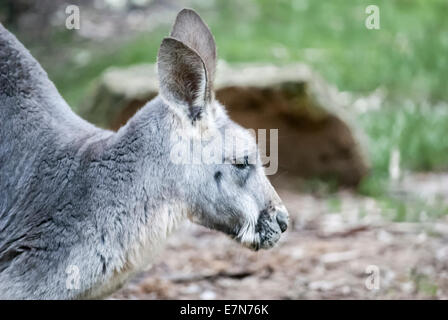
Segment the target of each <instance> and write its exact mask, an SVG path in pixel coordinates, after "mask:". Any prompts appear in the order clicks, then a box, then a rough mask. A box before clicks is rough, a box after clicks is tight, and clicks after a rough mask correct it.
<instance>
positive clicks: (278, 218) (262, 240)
mask: <svg viewBox="0 0 448 320" xmlns="http://www.w3.org/2000/svg"><path fill="white" fill-rule="evenodd" d="M288 220H289V218H288V212H287V211H286V209H284V208H282V209H280V210H275V211H273V212H269V211H268V210H263V211H261V212H260V216H259V217H258V222H257V226H256V230H255V231H256V232H257V234H258V235H259V243H258V244H255V245H254V247H253V249H254V250H258V249H270V248H272V247H273V246H274V245H275V244H276V243H277V241H278V240H279V239H280V237H281V234H282V233H283V232H285V231H286V229H288Z"/></svg>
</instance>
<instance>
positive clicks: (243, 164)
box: [233, 156, 249, 170]
mask: <svg viewBox="0 0 448 320" xmlns="http://www.w3.org/2000/svg"><path fill="white" fill-rule="evenodd" d="M233 166H234V167H236V168H238V169H241V170H242V169H246V168H247V167H248V166H249V159H248V158H247V156H245V157H244V159H243V160H242V161H239V162H236V163H234V164H233Z"/></svg>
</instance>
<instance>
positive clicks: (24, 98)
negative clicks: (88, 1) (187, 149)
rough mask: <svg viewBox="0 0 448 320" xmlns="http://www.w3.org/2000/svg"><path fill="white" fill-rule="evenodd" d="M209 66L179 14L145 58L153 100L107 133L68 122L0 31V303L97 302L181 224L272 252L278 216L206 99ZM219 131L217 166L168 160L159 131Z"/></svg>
mask: <svg viewBox="0 0 448 320" xmlns="http://www.w3.org/2000/svg"><path fill="white" fill-rule="evenodd" d="M215 66H216V47H215V41H214V38H213V36H212V34H211V32H210V30H209V28H208V27H207V25H206V24H205V23H204V22H203V21H202V19H201V18H200V17H199V15H198V14H197V13H196V12H194V11H193V10H190V9H183V10H182V11H181V12H180V13H179V14H178V15H177V18H176V20H175V23H174V26H173V28H172V31H171V34H170V36H169V37H166V38H164V39H163V41H162V43H161V46H160V49H159V52H158V60H157V67H158V77H159V82H160V92H159V95H158V96H157V97H156V98H154V99H153V100H151V101H150V102H148V103H147V104H146V105H145V106H144V107H143V108H142V109H140V110H139V111H138V112H137V113H136V114H135V115H134V117H132V118H131V119H130V120H129V121H128V123H127V124H126V125H124V126H123V127H121V128H120V129H119V130H118V131H117V132H112V131H109V130H104V129H101V128H98V127H96V126H94V125H92V124H90V123H88V122H87V121H85V120H83V119H82V118H80V117H79V116H78V115H76V114H75V113H74V112H73V111H72V110H71V109H70V107H69V106H68V105H67V103H66V102H65V101H64V99H63V98H62V97H61V96H60V95H59V93H58V91H57V89H56V88H55V86H54V85H53V83H52V82H51V81H50V80H49V79H48V77H47V75H46V73H45V71H44V70H43V69H42V68H41V66H40V65H39V64H38V62H37V61H36V60H34V58H33V57H32V56H31V54H30V53H29V52H28V51H27V50H26V49H25V48H24V47H23V45H22V44H21V43H20V42H19V41H18V40H17V39H16V38H15V37H14V36H13V35H12V34H11V33H9V32H8V31H7V30H6V29H5V28H4V27H3V26H2V25H1V24H0V124H1V125H0V298H3V299H98V298H104V297H107V296H108V295H110V294H111V293H113V292H114V291H115V290H118V289H119V288H120V287H121V286H122V285H123V284H124V283H125V282H126V281H127V280H128V279H129V278H131V277H132V276H133V275H134V274H136V273H137V272H139V271H141V270H143V269H144V268H145V267H147V266H148V265H149V264H150V263H151V262H152V261H153V259H154V254H155V253H156V252H157V251H158V248H160V245H161V244H162V243H163V241H164V239H166V237H167V235H168V234H169V233H170V232H172V231H173V230H174V229H175V227H176V225H178V224H179V223H180V222H181V221H184V220H187V219H190V220H191V221H192V222H194V223H197V224H200V225H203V226H205V227H208V228H210V229H214V230H218V231H221V232H224V233H225V234H227V235H229V236H230V237H232V238H233V239H235V240H236V241H238V242H240V243H241V244H242V245H244V246H246V247H248V248H250V249H253V250H258V249H269V248H271V247H273V246H274V245H275V244H276V242H277V241H278V240H279V238H280V235H281V233H282V232H284V231H285V230H286V228H287V225H288V214H287V211H286V209H285V207H284V205H283V204H282V202H281V199H280V198H279V196H278V195H277V193H276V192H275V190H274V188H273V187H272V186H271V184H270V182H269V180H268V179H267V177H266V176H265V173H264V168H263V166H262V165H261V160H260V157H259V154H258V153H257V146H256V141H255V139H254V138H253V136H252V135H251V134H250V133H249V132H248V131H247V130H246V129H244V128H242V127H240V126H239V125H238V124H236V123H235V122H233V121H232V120H231V119H230V118H229V117H228V116H227V114H226V112H225V109H224V107H223V106H222V105H221V104H220V103H219V102H218V101H217V100H216V99H215V98H214V93H213V79H214V75H215ZM224 132H231V134H232V136H233V137H235V138H236V141H239V143H243V144H244V146H246V147H245V148H244V151H245V152H244V156H243V157H242V158H241V157H240V158H236V157H237V155H235V153H234V152H232V151H231V150H230V149H232V148H230V149H229V148H222V147H221V146H220V145H218V146H216V147H217V148H216V149H220V150H223V153H222V161H221V162H219V163H218V162H216V163H204V162H202V163H201V162H199V163H194V164H191V163H182V162H176V161H173V160H172V153H173V152H172V150H173V148H174V145H175V143H176V141H177V142H178V140H176V139H173V138H172V137H173V135H174V136H176V135H177V136H182V137H187V138H188V139H190V141H193V140H194V141H196V140H198V139H201V138H200V137H201V136H203V135H205V134H206V136H207V137H208V138H207V139H206V142H207V143H208V144H214V143H217V142H216V141H219V140H220V139H214V138H216V137H218V136H222V135H223V134H224ZM201 143H202V142H201ZM204 143H205V142H204Z"/></svg>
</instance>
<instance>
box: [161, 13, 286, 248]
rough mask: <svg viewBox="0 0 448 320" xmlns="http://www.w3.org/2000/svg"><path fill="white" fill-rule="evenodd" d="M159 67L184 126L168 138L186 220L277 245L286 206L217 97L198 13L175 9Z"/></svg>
mask: <svg viewBox="0 0 448 320" xmlns="http://www.w3.org/2000/svg"><path fill="white" fill-rule="evenodd" d="M157 65H158V75H159V82H160V96H161V98H162V100H163V102H164V103H165V104H166V105H168V107H169V109H170V110H171V111H172V112H173V113H175V114H176V118H177V119H179V122H180V123H181V125H180V126H179V130H178V132H173V135H172V136H173V139H171V141H170V143H171V145H170V148H171V150H172V152H171V155H172V156H171V157H170V158H171V159H170V163H171V164H170V165H175V166H182V170H178V172H182V176H179V180H180V181H182V182H181V183H180V185H182V186H183V191H182V192H183V194H184V198H185V201H186V202H187V203H188V206H189V208H190V210H189V218H190V219H191V220H192V221H193V222H195V223H198V224H201V225H204V226H206V227H209V228H211V229H215V230H219V231H222V232H224V233H226V234H228V235H230V236H231V237H233V238H235V239H236V240H237V241H239V242H241V243H242V244H243V245H245V246H247V247H249V248H252V249H254V250H258V249H260V248H264V249H267V248H270V247H272V246H274V244H275V243H276V242H277V241H278V240H279V238H280V235H281V233H282V232H284V231H285V230H286V228H287V224H288V214H287V211H286V209H285V207H284V206H283V204H282V202H281V200H280V198H279V196H278V195H277V193H276V192H275V190H274V188H273V187H272V186H271V184H270V182H269V180H268V179H267V178H266V176H265V173H264V168H263V166H262V165H261V160H260V157H259V154H258V152H257V145H256V142H255V139H254V137H253V136H252V135H251V134H250V132H249V131H248V130H246V129H244V128H242V127H240V126H239V125H238V124H236V123H235V122H233V121H232V120H230V119H229V117H228V116H227V115H226V113H225V110H224V107H223V106H222V105H221V104H220V103H219V102H218V101H216V100H215V98H214V93H213V80H214V75H215V68H216V47H215V42H214V39H213V36H212V34H211V32H210V30H209V28H208V27H207V25H206V24H205V23H204V22H203V21H202V19H201V18H200V17H199V15H197V14H196V13H195V12H194V11H192V10H189V9H184V10H182V11H181V12H180V13H179V14H178V16H177V18H176V22H175V24H174V26H173V29H172V32H171V35H170V37H167V38H165V39H163V41H162V44H161V46H160V50H159V54H158V63H157ZM179 150H184V151H185V150H187V151H186V152H180V153H179V152H178V151H179ZM179 154H180V155H181V156H180V158H179ZM204 155H206V156H204ZM176 157H178V158H176Z"/></svg>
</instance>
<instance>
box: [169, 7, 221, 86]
mask: <svg viewBox="0 0 448 320" xmlns="http://www.w3.org/2000/svg"><path fill="white" fill-rule="evenodd" d="M171 37H172V38H175V39H178V40H179V41H181V42H183V43H184V44H186V45H187V46H189V47H190V48H192V49H194V50H195V51H196V52H197V53H198V54H199V56H200V57H201V59H202V60H203V61H204V64H205V69H206V74H207V79H208V81H207V94H211V91H212V86H213V80H214V77H215V70H216V45H215V40H214V38H213V35H212V33H211V31H210V29H209V28H208V27H207V25H206V24H205V22H204V21H203V20H202V19H201V17H200V16H199V15H198V14H197V13H196V12H195V11H194V10H191V9H183V10H181V11H180V12H179V13H178V15H177V17H176V21H175V22H174V25H173V29H172V30H171Z"/></svg>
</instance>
